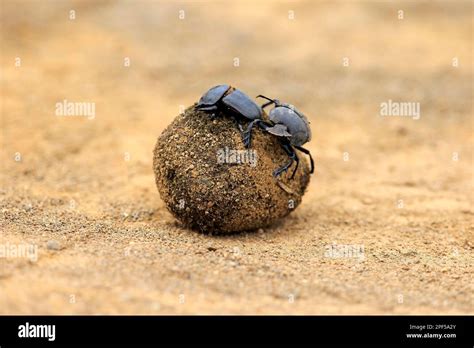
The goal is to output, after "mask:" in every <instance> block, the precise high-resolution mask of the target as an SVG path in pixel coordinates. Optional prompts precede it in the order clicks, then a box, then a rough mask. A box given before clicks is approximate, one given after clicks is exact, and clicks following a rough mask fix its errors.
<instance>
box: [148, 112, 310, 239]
mask: <svg viewBox="0 0 474 348" xmlns="http://www.w3.org/2000/svg"><path fill="white" fill-rule="evenodd" d="M237 122H238V121H237V120H236V119H235V118H233V117H231V115H228V114H226V113H225V112H219V113H218V114H216V115H214V117H213V116H212V115H211V114H209V113H206V112H204V111H200V110H198V109H196V108H195V105H194V106H192V107H190V108H188V109H186V110H185V112H184V113H182V114H180V115H178V116H177V117H176V118H175V119H174V121H173V122H172V123H171V124H170V125H169V126H168V127H167V128H166V129H165V130H164V131H163V132H162V134H161V135H160V136H159V137H158V141H157V142H156V146H155V149H154V151H153V155H154V157H153V170H154V172H155V181H156V186H157V188H158V192H159V193H160V196H161V199H162V200H163V201H164V202H165V204H166V206H167V208H168V210H169V211H170V212H171V213H172V214H173V215H174V216H175V217H176V218H177V219H178V220H179V221H181V223H182V224H184V225H185V226H186V227H188V228H191V229H194V230H198V231H201V232H208V233H231V232H238V231H244V230H253V229H258V228H261V227H265V226H268V225H270V224H272V223H274V222H275V221H277V220H278V219H281V218H283V217H285V216H286V215H288V214H289V213H291V212H292V211H293V210H295V208H296V207H297V206H298V205H299V204H300V203H301V200H302V197H303V194H304V192H305V189H306V187H307V186H308V183H309V180H310V169H309V165H308V161H307V160H306V158H304V156H303V155H302V154H299V158H300V163H299V167H298V170H297V172H296V174H295V176H294V178H293V179H290V177H291V174H292V172H293V169H294V166H295V164H293V165H292V166H291V167H290V169H289V170H288V172H286V173H283V174H282V175H281V176H279V177H278V178H275V177H273V175H272V173H273V171H274V170H275V169H276V168H278V167H280V166H282V165H283V164H285V163H287V162H288V160H289V158H288V155H287V154H286V152H285V151H284V150H283V149H282V148H281V146H280V143H279V141H278V138H277V137H275V136H274V135H271V134H268V133H265V132H263V131H262V130H261V129H259V128H258V127H255V128H254V130H253V132H252V143H251V146H250V148H249V149H246V148H245V146H244V145H243V142H242V135H241V131H240V130H239V127H238V124H237ZM240 122H241V123H242V124H243V127H244V128H246V126H247V122H245V121H243V120H241V121H240Z"/></svg>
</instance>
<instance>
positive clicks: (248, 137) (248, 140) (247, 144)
mask: <svg viewBox="0 0 474 348" xmlns="http://www.w3.org/2000/svg"><path fill="white" fill-rule="evenodd" d="M255 125H257V126H259V127H260V128H261V129H263V130H266V129H267V128H268V127H271V126H272V125H271V124H270V123H268V122H265V121H263V120H258V119H257V120H253V121H252V122H250V123H249V125H248V126H247V130H246V131H245V132H244V133H243V142H244V146H245V147H246V148H247V149H248V148H249V147H250V143H251V142H252V129H253V126H255Z"/></svg>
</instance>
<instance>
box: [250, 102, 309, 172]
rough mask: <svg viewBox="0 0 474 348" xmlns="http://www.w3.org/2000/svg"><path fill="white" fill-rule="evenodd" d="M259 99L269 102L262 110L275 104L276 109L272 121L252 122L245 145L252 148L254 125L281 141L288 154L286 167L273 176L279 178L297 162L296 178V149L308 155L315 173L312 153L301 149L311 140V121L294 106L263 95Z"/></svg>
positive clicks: (257, 120) (270, 115)
mask: <svg viewBox="0 0 474 348" xmlns="http://www.w3.org/2000/svg"><path fill="white" fill-rule="evenodd" d="M257 98H264V99H266V100H268V102H267V103H265V104H263V105H262V109H264V108H266V107H267V106H269V105H271V104H274V105H275V107H274V108H273V109H272V110H271V111H270V113H269V114H268V117H269V118H270V121H265V120H262V119H256V120H253V121H252V122H250V124H249V125H248V127H247V130H246V131H245V132H244V145H245V146H246V147H247V148H248V147H249V146H250V142H251V138H252V127H253V126H254V125H257V126H259V127H260V128H261V129H263V130H264V131H266V132H268V133H270V134H273V135H275V136H277V137H279V139H280V144H281V146H282V148H283V150H285V152H286V153H287V154H288V157H289V158H290V160H289V161H288V163H286V164H285V165H283V166H281V167H280V168H277V169H275V170H274V172H273V176H274V177H277V176H279V175H281V173H283V172H286V171H287V170H288V168H290V167H291V165H292V164H293V162H296V166H295V169H294V170H293V173H292V175H291V179H293V177H294V176H295V173H296V170H297V169H298V164H299V158H298V156H297V155H296V152H295V150H294V149H298V150H299V151H301V152H303V153H305V154H307V155H308V156H309V159H310V162H311V171H310V173H313V172H314V161H313V157H312V156H311V153H310V152H309V151H308V150H307V149H305V148H303V147H301V145H303V144H305V143H307V142H308V141H310V140H311V129H310V127H309V121H308V119H307V118H306V116H305V115H303V113H302V112H300V111H298V110H296V109H295V107H294V106H293V105H290V104H286V103H281V102H280V101H279V100H277V99H270V98H268V97H265V96H263V95H258V96H257Z"/></svg>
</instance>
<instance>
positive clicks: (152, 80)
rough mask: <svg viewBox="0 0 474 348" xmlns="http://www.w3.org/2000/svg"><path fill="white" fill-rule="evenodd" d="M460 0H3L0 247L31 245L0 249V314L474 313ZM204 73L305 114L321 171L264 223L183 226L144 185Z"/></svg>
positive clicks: (205, 80) (468, 69) (467, 84)
mask: <svg viewBox="0 0 474 348" xmlns="http://www.w3.org/2000/svg"><path fill="white" fill-rule="evenodd" d="M400 9H401V10H403V11H404V19H402V20H400V19H398V10H400ZM472 9H473V5H472V2H470V1H457V2H453V1H439V2H436V1H434V2H432V1H430V2H416V3H412V2H398V3H394V2H382V1H380V2H379V1H306V2H296V3H294V2H285V1H267V2H262V3H259V4H258V5H257V4H255V2H253V1H232V2H225V1H193V2H174V1H173V2H172V1H136V2H132V1H123V2H115V1H110V2H90V1H78V2H67V1H7V0H1V18H0V21H1V147H2V151H1V156H2V157H1V189H0V223H1V228H0V233H1V234H0V244H3V245H20V244H24V243H28V244H33V245H36V246H37V247H38V253H39V255H38V260H37V262H34V261H29V260H28V259H26V258H19V257H7V258H5V257H3V258H0V313H2V314H6V313H21V314H25V313H34V314H42V313H46V314H51V313H55V314H62V313H140V314H152V313H173V314H174V313H189V314H192V313H247V314H251V313H262V314H263V313H310V314H339V313H346V314H348V313H351V314H357V313H412V314H423V313H429V314H434V313H471V314H472V313H474V295H473V294H474V287H473V283H472V276H473V270H474V266H473V263H474V261H473V260H474V257H473V255H474V250H473V249H474V229H473V207H472V198H473V196H472V192H473V181H472V173H473V153H472V149H473V147H472V145H473V121H472V120H473V119H472V81H473V76H472V61H473V57H472V42H473V41H472V32H473V27H472V25H473V11H472ZM70 10H74V11H75V15H76V17H75V19H74V20H71V19H70V18H69V16H70ZM180 10H184V15H185V18H184V19H180V18H179V16H180V12H179V11H180ZM289 11H294V19H293V20H291V19H289ZM181 14H182V13H181ZM16 57H20V58H21V66H19V67H18V66H15V58H16ZM125 57H129V58H130V66H129V67H125V66H124V58H125ZM344 57H347V58H349V66H343V59H344ZM454 57H457V58H458V61H459V66H457V67H453V64H452V62H453V58H454ZM234 58H239V63H240V65H239V66H238V67H235V66H234ZM218 83H231V84H232V85H234V86H237V87H239V88H241V89H242V90H244V91H245V92H247V93H248V94H249V95H252V96H255V95H257V94H259V93H262V94H266V95H269V96H274V97H278V98H280V99H282V100H285V101H288V102H291V103H293V104H295V105H296V106H297V107H298V108H299V109H301V110H302V111H303V112H304V113H305V114H306V115H308V116H309V118H310V120H311V122H312V130H313V141H312V142H311V143H310V144H307V148H308V149H310V150H311V152H312V153H313V155H314V156H315V157H316V166H317V167H316V174H315V175H314V176H313V177H312V180H311V183H310V187H309V190H308V192H307V194H306V195H305V197H304V198H303V203H302V205H301V206H300V207H298V209H297V210H296V211H295V212H294V213H293V214H291V215H290V216H289V217H288V218H287V219H285V220H284V221H281V223H279V224H277V225H275V226H272V227H271V228H267V229H264V230H260V231H256V232H253V233H244V234H238V235H232V236H209V235H201V234H198V233H196V232H193V231H189V230H186V229H183V228H182V227H181V226H180V225H179V224H178V223H176V222H175V220H174V218H173V217H172V216H171V215H170V214H169V213H168V212H167V210H166V209H165V207H164V205H163V203H162V202H161V200H160V198H159V195H158V193H157V190H156V188H155V183H154V177H153V172H152V169H151V168H152V149H153V147H154V144H155V142H156V138H157V136H158V135H159V134H160V132H161V131H162V130H163V129H164V127H166V125H168V124H169V123H170V122H171V121H172V119H173V118H174V117H175V116H176V115H177V114H178V113H179V111H180V106H181V105H183V106H186V107H187V106H189V105H191V104H192V103H194V102H195V101H197V100H198V98H199V97H200V96H201V94H202V93H203V92H204V91H206V90H207V88H209V87H210V86H213V85H215V84H218ZM64 99H67V100H68V101H73V102H83V101H86V102H94V103H96V116H95V118H94V119H91V120H88V119H87V118H86V117H59V116H56V115H55V104H56V103H57V102H61V101H63V100H64ZM389 99H391V100H393V101H413V102H419V103H420V104H421V118H420V119H419V120H413V119H412V118H408V117H390V118H389V117H381V116H380V104H381V103H382V102H385V101H387V100H389ZM18 153H19V155H20V156H21V159H20V160H18V161H16V160H15V156H16V157H17V159H18V158H19V157H18ZM344 153H347V154H346V155H344ZM456 154H457V157H456ZM347 156H348V157H347ZM333 243H335V244H336V245H362V246H363V247H364V259H363V260H361V259H354V258H351V257H345V258H331V257H327V255H326V251H327V249H326V248H327V246H328V245H332V244H333ZM48 246H49V247H48Z"/></svg>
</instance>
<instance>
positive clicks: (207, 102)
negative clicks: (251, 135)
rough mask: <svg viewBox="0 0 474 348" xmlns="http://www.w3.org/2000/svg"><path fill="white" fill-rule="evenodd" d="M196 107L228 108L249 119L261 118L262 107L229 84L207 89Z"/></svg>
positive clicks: (205, 108) (206, 108) (208, 108)
mask: <svg viewBox="0 0 474 348" xmlns="http://www.w3.org/2000/svg"><path fill="white" fill-rule="evenodd" d="M197 108H198V109H200V110H203V111H217V110H218V109H219V108H224V109H226V110H230V111H231V112H232V113H233V114H234V115H240V116H243V117H244V118H247V119H249V120H257V119H261V118H262V109H261V108H260V106H258V105H257V104H256V103H255V102H254V101H253V100H252V99H250V97H249V96H247V95H246V94H245V93H243V92H242V91H240V90H238V89H236V88H234V87H231V86H229V85H218V86H215V87H212V88H211V89H209V90H208V91H207V92H206V93H204V95H203V96H202V97H201V99H200V100H199V102H198V104H197Z"/></svg>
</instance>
